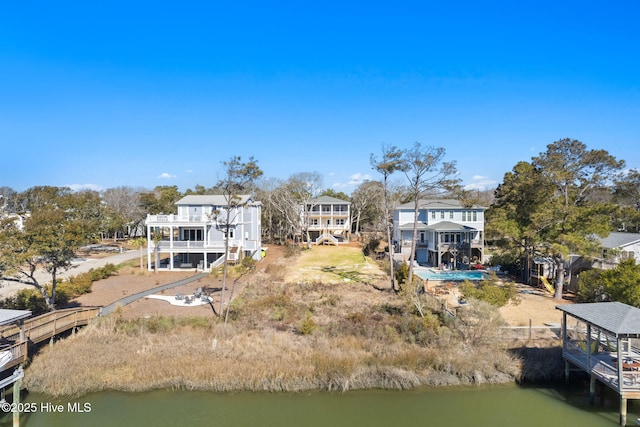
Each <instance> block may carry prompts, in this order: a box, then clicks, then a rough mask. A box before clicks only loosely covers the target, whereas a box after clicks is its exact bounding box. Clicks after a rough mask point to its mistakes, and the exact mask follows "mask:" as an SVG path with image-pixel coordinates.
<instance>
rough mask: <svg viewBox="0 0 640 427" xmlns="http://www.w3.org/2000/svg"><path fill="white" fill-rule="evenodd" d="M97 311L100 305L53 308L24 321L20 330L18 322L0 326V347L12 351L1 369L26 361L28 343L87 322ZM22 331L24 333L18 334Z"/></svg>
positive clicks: (34, 342) (50, 336) (4, 369)
mask: <svg viewBox="0 0 640 427" xmlns="http://www.w3.org/2000/svg"><path fill="white" fill-rule="evenodd" d="M99 312H100V307H83V308H69V309H63V310H56V311H52V312H50V313H46V314H43V315H41V316H36V317H32V318H30V319H26V320H25V321H24V326H23V328H22V330H21V328H20V326H18V325H7V326H4V327H2V328H0V336H2V339H3V341H4V342H7V343H13V344H6V345H3V346H2V348H0V350H2V351H9V352H11V356H12V357H11V360H10V361H9V362H8V363H7V364H6V365H4V366H3V367H2V370H3V371H6V370H8V369H10V368H13V367H15V366H17V365H20V364H22V363H24V362H26V360H27V358H28V356H29V346H30V345H34V344H39V343H41V342H43V341H45V340H48V339H51V338H53V337H55V336H56V335H58V334H61V333H64V332H67V331H69V330H72V329H75V328H77V327H80V326H84V325H87V324H88V323H89V321H90V320H91V319H93V318H95V317H96V316H97V315H98V313H99ZM22 333H24V336H21V334H22Z"/></svg>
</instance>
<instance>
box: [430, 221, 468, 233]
mask: <svg viewBox="0 0 640 427" xmlns="http://www.w3.org/2000/svg"><path fill="white" fill-rule="evenodd" d="M427 230H429V231H471V230H475V228H473V227H467V226H466V225H462V224H456V223H455V222H451V221H440V222H436V223H435V224H432V225H430V226H428V227H427Z"/></svg>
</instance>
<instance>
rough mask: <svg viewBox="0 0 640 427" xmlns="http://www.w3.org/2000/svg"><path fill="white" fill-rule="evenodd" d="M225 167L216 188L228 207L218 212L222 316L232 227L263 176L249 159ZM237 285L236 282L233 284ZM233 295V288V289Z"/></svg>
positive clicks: (239, 158) (237, 160)
mask: <svg viewBox="0 0 640 427" xmlns="http://www.w3.org/2000/svg"><path fill="white" fill-rule="evenodd" d="M222 164H223V165H224V177H223V178H222V179H220V180H219V181H218V183H217V184H216V187H217V188H218V189H219V190H220V191H221V192H222V195H223V196H224V198H225V202H226V205H225V206H224V207H223V208H222V209H223V212H217V213H216V214H217V219H218V221H219V222H222V225H223V227H224V229H225V240H224V257H225V261H224V263H223V264H222V290H221V291H220V315H222V313H223V310H224V291H225V287H226V284H227V264H228V260H229V237H230V231H231V227H232V226H233V224H234V220H235V215H237V213H238V209H239V208H240V207H242V206H244V205H246V204H247V203H248V202H249V200H250V198H249V197H246V195H244V196H243V193H246V192H251V191H252V190H253V183H254V181H255V180H256V179H258V178H259V177H260V176H262V170H261V169H260V167H258V162H257V161H256V160H255V159H254V158H253V156H251V157H249V161H247V162H243V161H242V159H241V157H240V156H233V157H232V158H231V159H230V160H228V161H224V162H222ZM233 284H234V285H235V282H233ZM231 294H232V295H233V288H232V289H231ZM225 322H226V318H225Z"/></svg>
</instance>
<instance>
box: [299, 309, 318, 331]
mask: <svg viewBox="0 0 640 427" xmlns="http://www.w3.org/2000/svg"><path fill="white" fill-rule="evenodd" d="M316 327H317V325H316V322H315V321H314V320H313V317H312V316H311V313H307V314H306V315H305V316H304V318H303V319H302V320H301V321H300V323H299V324H298V332H300V334H301V335H311V334H312V333H313V331H315V330H316Z"/></svg>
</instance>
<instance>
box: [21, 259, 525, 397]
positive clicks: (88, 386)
mask: <svg viewBox="0 0 640 427" xmlns="http://www.w3.org/2000/svg"><path fill="white" fill-rule="evenodd" d="M334 249H335V248H334ZM345 265H346V264H345ZM349 265H351V264H349ZM335 267H336V268H342V267H341V266H340V265H335ZM272 269H273V270H272ZM281 271H282V269H281V268H277V266H276V267H269V268H268V269H265V271H263V272H259V273H256V274H254V275H253V276H252V278H251V280H249V281H248V283H246V286H245V287H244V289H243V292H242V293H241V294H240V295H239V296H238V298H236V299H235V300H234V302H233V304H232V310H231V322H230V324H229V325H224V324H222V323H221V322H220V321H219V320H218V319H217V318H215V317H213V316H212V317H192V318H174V317H162V316H153V317H150V318H141V319H135V320H130V319H127V318H126V317H123V316H121V315H119V314H118V313H116V314H115V315H113V316H111V317H108V318H101V319H98V320H96V321H95V322H94V323H92V324H91V325H89V326H88V327H87V328H85V329H84V330H82V331H81V332H80V333H78V334H76V335H75V336H72V337H70V338H67V339H65V340H63V341H60V342H58V343H56V344H55V345H54V346H53V347H51V348H46V349H44V350H43V351H41V353H40V354H38V355H37V356H36V357H35V358H34V359H33V362H32V364H31V365H30V366H29V367H28V371H27V375H26V379H25V384H26V386H27V387H28V388H29V389H31V390H33V391H38V392H43V393H49V394H53V395H56V396H60V395H67V396H79V395H82V394H85V393H89V392H93V391H100V390H123V391H141V390H149V389H157V388H184V389H199V390H214V391H233V390H254V391H301V390H309V389H328V390H343V391H344V390H348V389H359V388H396V389H403V388H412V387H416V386H419V385H444V384H446V385H453V384H478V383H497V382H507V381H513V379H514V378H515V377H517V376H518V375H519V361H518V359H516V358H514V357H513V356H511V355H510V354H509V353H507V352H506V351H505V350H504V349H502V348H498V347H496V346H490V345H486V344H485V345H483V346H473V345H469V344H468V343H467V342H465V340H464V337H461V336H460V334H459V333H458V332H457V331H456V330H455V329H450V328H448V327H445V326H443V325H442V324H441V323H440V321H439V320H438V318H437V317H436V316H434V315H428V316H427V317H425V318H421V317H419V316H417V315H416V314H415V313H414V312H413V309H412V305H411V303H410V302H409V301H406V300H405V299H404V298H403V297H402V296H400V295H396V294H394V293H393V292H387V291H377V290H375V289H374V288H373V287H372V286H371V284H372V283H371V282H369V280H373V279H372V277H374V276H375V274H373V275H371V276H367V277H368V278H367V279H366V280H363V281H356V280H347V281H345V280H340V281H337V282H335V283H326V282H315V281H307V280H304V281H299V282H291V281H289V280H288V281H287V282H286V283H285V282H284V281H283V280H282V275H281V274H280V272H281ZM331 274H334V273H331ZM334 275H335V274H334ZM382 276H383V275H382ZM286 277H287V278H289V276H288V275H287V276H286ZM381 280H383V281H385V282H386V279H385V278H384V277H382V278H381ZM305 322H306V323H305ZM70 372H72V373H73V375H70Z"/></svg>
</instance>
